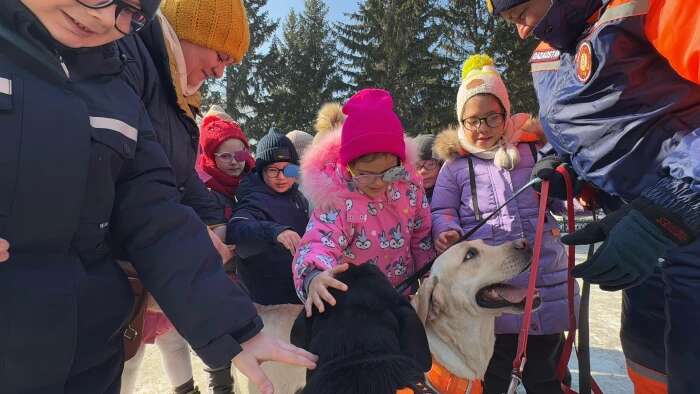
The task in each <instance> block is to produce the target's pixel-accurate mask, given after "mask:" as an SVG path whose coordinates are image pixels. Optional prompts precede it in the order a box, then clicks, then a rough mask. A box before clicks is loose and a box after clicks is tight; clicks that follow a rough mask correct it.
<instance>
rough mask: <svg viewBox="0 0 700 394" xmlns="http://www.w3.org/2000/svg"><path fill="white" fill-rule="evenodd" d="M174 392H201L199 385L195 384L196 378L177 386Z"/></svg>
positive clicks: (179, 393) (190, 393)
mask: <svg viewBox="0 0 700 394" xmlns="http://www.w3.org/2000/svg"><path fill="white" fill-rule="evenodd" d="M174 394H200V392H199V389H198V388H197V386H195V385H194V379H190V380H188V381H187V382H185V383H183V384H181V385H179V386H177V387H175V391H174Z"/></svg>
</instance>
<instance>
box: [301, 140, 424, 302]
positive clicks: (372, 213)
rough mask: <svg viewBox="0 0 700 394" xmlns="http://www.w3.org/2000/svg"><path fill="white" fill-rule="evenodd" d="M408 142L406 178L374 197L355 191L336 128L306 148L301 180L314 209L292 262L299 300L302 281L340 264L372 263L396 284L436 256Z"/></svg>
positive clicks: (422, 193) (421, 188)
mask: <svg viewBox="0 0 700 394" xmlns="http://www.w3.org/2000/svg"><path fill="white" fill-rule="evenodd" d="M411 146H412V145H411V144H410V142H408V140H407V157H408V159H407V163H404V165H405V166H406V168H407V169H408V175H407V177H406V178H405V179H404V180H402V181H399V182H396V183H393V184H390V185H389V186H388V188H387V193H386V195H385V196H383V197H381V198H374V199H373V198H370V197H368V196H367V195H365V194H363V193H362V192H360V191H359V190H357V189H356V188H355V187H354V185H353V184H352V182H350V176H349V175H348V173H347V170H346V169H345V168H341V165H340V164H339V162H338V159H339V151H340V133H339V132H334V133H332V134H329V135H328V137H327V138H324V139H323V140H321V141H320V142H318V143H317V144H315V145H313V146H312V147H311V148H309V151H308V152H307V153H306V154H305V155H304V159H303V160H302V163H301V174H302V178H301V184H302V189H303V190H304V193H305V194H306V196H307V198H308V199H309V201H310V202H311V204H312V205H313V206H314V207H315V208H314V211H313V213H312V215H311V219H310V221H309V224H308V226H307V228H306V233H305V234H304V237H303V238H302V240H301V243H300V245H299V248H298V249H297V254H296V256H294V262H293V264H292V270H293V274H294V285H295V286H296V289H297V294H298V295H299V297H300V298H301V299H305V296H306V294H305V281H306V282H308V281H309V280H310V279H311V278H312V277H313V276H315V274H317V273H318V272H320V271H324V270H327V269H330V268H332V267H334V266H336V265H339V264H343V263H351V264H356V265H359V264H367V263H369V264H374V265H376V266H377V267H379V269H380V270H381V271H382V272H384V274H385V275H386V276H387V277H388V278H389V280H390V281H391V283H392V284H394V285H397V284H399V283H400V282H401V281H403V280H404V279H406V278H407V277H408V276H410V275H411V274H412V273H413V272H415V271H416V270H417V269H419V268H421V267H423V266H424V265H425V264H427V263H428V262H429V261H430V260H431V259H432V258H433V257H434V256H435V251H434V249H433V243H432V238H431V217H430V206H429V205H428V199H427V197H426V196H425V192H424V190H423V186H422V185H421V182H420V177H419V176H418V175H417V173H416V171H415V169H414V168H413V166H412V165H411V164H410V163H412V162H413V160H412V159H413V158H415V153H414V152H411V151H412V150H413V149H412V148H410V147H411ZM306 284H308V283H306Z"/></svg>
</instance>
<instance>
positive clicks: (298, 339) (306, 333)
mask: <svg viewBox="0 0 700 394" xmlns="http://www.w3.org/2000/svg"><path fill="white" fill-rule="evenodd" d="M312 320H313V318H311V319H307V318H306V311H305V310H304V309H302V310H301V312H299V315H298V316H297V318H296V320H294V325H292V332H291V333H290V334H289V341H290V342H291V343H292V345H294V346H296V347H300V348H302V349H308V348H309V344H310V343H311V324H312Z"/></svg>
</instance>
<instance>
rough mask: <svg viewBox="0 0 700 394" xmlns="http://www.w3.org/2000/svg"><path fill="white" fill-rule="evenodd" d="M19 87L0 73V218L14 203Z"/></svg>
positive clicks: (16, 172)
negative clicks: (0, 189) (0, 190)
mask: <svg viewBox="0 0 700 394" xmlns="http://www.w3.org/2000/svg"><path fill="white" fill-rule="evenodd" d="M20 93H21V85H20V84H19V82H18V81H16V80H13V78H12V77H11V76H10V75H8V74H3V73H0V141H2V143H0V185H2V193H0V216H8V215H9V214H10V211H11V209H12V203H13V201H14V195H15V188H16V185H17V176H18V170H19V151H20V142H21V139H22V128H21V125H22V113H21V111H18V110H17V109H16V108H15V107H16V106H15V105H14V103H15V102H17V100H19V98H18V97H19V96H20Z"/></svg>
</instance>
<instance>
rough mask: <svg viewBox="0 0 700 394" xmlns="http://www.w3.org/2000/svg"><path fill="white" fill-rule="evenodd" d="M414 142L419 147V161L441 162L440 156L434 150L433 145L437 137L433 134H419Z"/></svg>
mask: <svg viewBox="0 0 700 394" xmlns="http://www.w3.org/2000/svg"><path fill="white" fill-rule="evenodd" d="M413 141H414V142H415V143H416V145H417V146H418V159H419V160H430V159H435V160H440V158H439V157H438V155H437V154H436V153H435V151H434V150H433V144H435V136H434V135H432V134H419V135H417V136H416V137H414V138H413Z"/></svg>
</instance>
